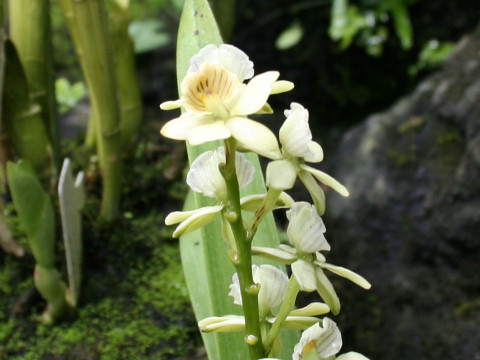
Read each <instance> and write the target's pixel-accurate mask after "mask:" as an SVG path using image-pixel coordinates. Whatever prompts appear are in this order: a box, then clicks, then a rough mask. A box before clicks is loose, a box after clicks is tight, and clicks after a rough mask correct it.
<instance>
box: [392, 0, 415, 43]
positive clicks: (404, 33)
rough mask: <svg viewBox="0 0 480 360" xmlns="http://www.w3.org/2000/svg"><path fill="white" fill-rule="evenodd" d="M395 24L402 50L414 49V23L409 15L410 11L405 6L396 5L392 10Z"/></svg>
mask: <svg viewBox="0 0 480 360" xmlns="http://www.w3.org/2000/svg"><path fill="white" fill-rule="evenodd" d="M392 16H393V22H394V24H395V31H396V33H397V36H398V38H399V39H400V43H401V44H402V48H403V49H404V50H408V49H410V48H411V47H412V39H413V34H412V23H411V22H410V16H409V15H408V10H407V8H406V7H405V5H403V4H400V3H398V4H396V5H395V6H394V7H393V8H392Z"/></svg>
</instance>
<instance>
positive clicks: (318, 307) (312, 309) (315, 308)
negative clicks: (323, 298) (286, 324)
mask: <svg viewBox="0 0 480 360" xmlns="http://www.w3.org/2000/svg"><path fill="white" fill-rule="evenodd" d="M329 311H330V308H329V307H328V305H327V304H324V303H320V302H314V303H310V304H308V305H307V306H305V307H303V308H300V309H296V310H293V311H292V312H290V315H292V316H293V315H295V316H318V315H323V314H326V313H328V312H329Z"/></svg>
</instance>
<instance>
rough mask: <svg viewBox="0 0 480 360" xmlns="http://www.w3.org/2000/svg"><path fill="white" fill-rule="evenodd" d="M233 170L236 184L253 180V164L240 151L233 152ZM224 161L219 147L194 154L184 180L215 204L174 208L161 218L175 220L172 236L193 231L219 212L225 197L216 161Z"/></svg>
mask: <svg viewBox="0 0 480 360" xmlns="http://www.w3.org/2000/svg"><path fill="white" fill-rule="evenodd" d="M235 162H236V164H237V166H236V173H237V178H238V183H239V186H240V188H242V187H245V186H247V185H248V184H250V183H251V182H252V181H253V177H254V175H255V166H254V165H253V164H252V163H251V162H250V161H248V160H247V158H246V156H245V155H244V154H241V153H239V152H237V153H236V154H235ZM222 163H225V149H224V148H223V147H219V148H217V149H216V150H214V151H206V152H204V153H203V154H201V155H200V156H198V157H197V158H196V159H195V160H194V161H193V162H192V165H191V166H190V170H189V171H188V174H187V184H188V185H189V186H190V188H191V189H192V190H193V191H196V192H199V193H202V194H203V195H205V196H209V197H213V198H215V199H216V200H217V203H218V204H217V205H214V206H205V207H202V208H199V209H196V210H191V211H174V212H172V213H170V214H168V216H167V217H166V218H165V224H166V225H173V224H178V223H180V225H179V226H178V227H177V228H176V229H175V231H174V233H173V237H179V236H181V235H183V234H185V233H188V232H191V231H194V230H196V229H198V228H200V227H202V226H205V225H207V224H208V223H210V222H212V221H213V220H214V219H215V217H216V216H217V214H218V213H220V212H221V211H222V210H223V208H224V206H225V203H226V201H227V200H228V197H227V185H226V184H225V180H224V179H223V176H222V174H221V173H220V170H219V166H220V164H222Z"/></svg>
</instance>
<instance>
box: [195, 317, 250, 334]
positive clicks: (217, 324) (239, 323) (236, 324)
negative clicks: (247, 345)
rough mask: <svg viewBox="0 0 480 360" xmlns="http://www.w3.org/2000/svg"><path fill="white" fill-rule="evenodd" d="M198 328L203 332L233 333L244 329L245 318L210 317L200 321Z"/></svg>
mask: <svg viewBox="0 0 480 360" xmlns="http://www.w3.org/2000/svg"><path fill="white" fill-rule="evenodd" d="M198 327H199V328H200V330H201V331H203V332H212V331H216V332H235V331H241V330H244V329H245V318H244V317H243V316H238V315H225V316H222V317H219V316H212V317H208V318H206V319H203V320H200V321H199V323H198Z"/></svg>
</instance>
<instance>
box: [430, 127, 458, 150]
mask: <svg viewBox="0 0 480 360" xmlns="http://www.w3.org/2000/svg"><path fill="white" fill-rule="evenodd" d="M461 140H462V135H461V134H460V132H459V131H458V130H454V131H451V132H448V133H445V134H441V135H438V136H437V137H436V138H435V143H436V144H437V145H438V146H448V145H451V144H456V143H458V142H460V141H461Z"/></svg>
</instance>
